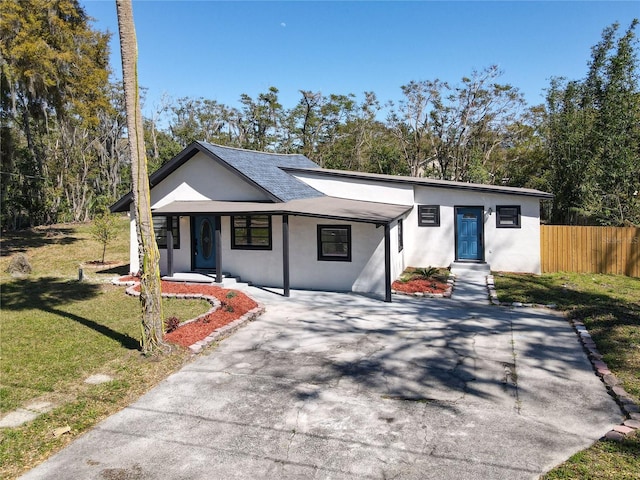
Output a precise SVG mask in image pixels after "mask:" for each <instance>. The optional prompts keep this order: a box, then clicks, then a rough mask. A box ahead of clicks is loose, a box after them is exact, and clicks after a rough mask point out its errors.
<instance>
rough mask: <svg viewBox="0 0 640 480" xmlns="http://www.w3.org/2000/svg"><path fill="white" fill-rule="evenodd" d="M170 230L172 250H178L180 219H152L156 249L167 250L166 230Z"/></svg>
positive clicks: (156, 217) (162, 217) (158, 217)
mask: <svg viewBox="0 0 640 480" xmlns="http://www.w3.org/2000/svg"><path fill="white" fill-rule="evenodd" d="M169 228H170V229H171V234H172V235H173V248H180V218H179V217H164V216H154V217H153V232H154V233H155V235H156V243H157V244H158V248H167V230H168V229H169Z"/></svg>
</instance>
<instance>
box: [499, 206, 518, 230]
mask: <svg viewBox="0 0 640 480" xmlns="http://www.w3.org/2000/svg"><path fill="white" fill-rule="evenodd" d="M496 228H520V206H519V205H517V206H504V205H503V206H501V205H497V206H496Z"/></svg>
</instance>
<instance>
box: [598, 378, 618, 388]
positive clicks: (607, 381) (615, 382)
mask: <svg viewBox="0 0 640 480" xmlns="http://www.w3.org/2000/svg"><path fill="white" fill-rule="evenodd" d="M602 381H603V382H604V383H605V384H607V385H609V386H610V387H615V386H616V385H620V380H618V377H616V376H615V375H604V376H603V377H602Z"/></svg>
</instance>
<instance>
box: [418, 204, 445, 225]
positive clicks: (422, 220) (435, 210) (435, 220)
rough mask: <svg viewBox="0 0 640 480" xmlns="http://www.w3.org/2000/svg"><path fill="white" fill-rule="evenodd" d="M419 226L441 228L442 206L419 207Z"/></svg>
mask: <svg viewBox="0 0 640 480" xmlns="http://www.w3.org/2000/svg"><path fill="white" fill-rule="evenodd" d="M418 226H420V227H439V226H440V205H418Z"/></svg>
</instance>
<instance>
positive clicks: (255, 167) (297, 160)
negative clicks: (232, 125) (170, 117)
mask: <svg viewBox="0 0 640 480" xmlns="http://www.w3.org/2000/svg"><path fill="white" fill-rule="evenodd" d="M196 143H198V144H200V145H201V146H202V147H204V148H205V149H206V150H207V151H209V152H210V153H212V154H213V155H215V156H216V157H217V158H218V159H219V160H221V161H222V162H224V163H226V164H227V165H228V166H230V167H232V168H233V169H234V170H237V171H238V172H239V173H241V174H242V175H244V176H245V177H247V178H248V179H250V180H251V181H252V182H253V183H255V184H257V185H258V186H260V187H261V188H262V189H264V190H266V191H267V192H268V193H270V194H271V195H272V196H273V197H275V198H276V199H278V200H280V201H282V202H288V201H290V200H297V199H301V198H314V197H321V196H323V195H324V194H323V193H321V192H319V191H318V190H316V189H315V188H313V187H310V186H309V185H307V184H306V183H304V182H302V181H301V180H298V179H297V178H295V177H294V176H293V175H290V174H288V173H286V172H284V171H283V170H282V169H281V167H282V168H305V169H306V168H311V169H314V168H319V167H318V165H317V164H315V163H314V162H312V161H311V160H309V159H308V158H307V157H305V156H304V155H297V154H278V153H265V152H256V151H252V150H242V149H239V148H231V147H222V146H220V145H214V144H211V143H207V142H196Z"/></svg>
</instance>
